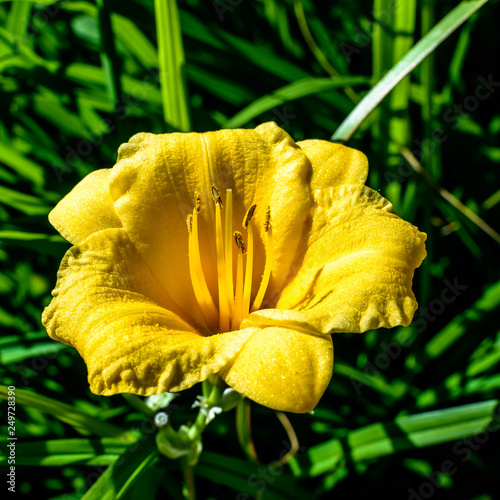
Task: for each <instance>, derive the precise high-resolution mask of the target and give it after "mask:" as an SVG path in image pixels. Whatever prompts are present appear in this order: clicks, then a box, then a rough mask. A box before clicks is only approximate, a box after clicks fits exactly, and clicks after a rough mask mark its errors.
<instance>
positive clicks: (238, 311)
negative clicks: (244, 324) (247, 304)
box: [231, 231, 248, 330]
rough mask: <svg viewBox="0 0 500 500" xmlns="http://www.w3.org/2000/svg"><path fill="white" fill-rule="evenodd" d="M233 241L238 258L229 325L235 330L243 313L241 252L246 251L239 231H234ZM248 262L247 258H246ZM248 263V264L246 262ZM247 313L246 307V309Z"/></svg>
mask: <svg viewBox="0 0 500 500" xmlns="http://www.w3.org/2000/svg"><path fill="white" fill-rule="evenodd" d="M234 241H235V242H236V246H237V247H238V260H237V263H236V292H235V299H234V308H233V318H232V323H231V327H232V329H233V330H236V329H237V328H238V327H239V326H240V323H241V318H242V316H243V314H244V309H243V254H244V253H245V252H246V248H245V242H244V241H243V236H242V234H241V233H240V232H239V231H235V233H234ZM247 263H248V259H247ZM247 265H248V264H247ZM247 314H248V309H247Z"/></svg>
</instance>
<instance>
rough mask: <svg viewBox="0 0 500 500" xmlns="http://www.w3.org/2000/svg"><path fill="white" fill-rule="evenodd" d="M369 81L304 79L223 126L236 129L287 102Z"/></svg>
mask: <svg viewBox="0 0 500 500" xmlns="http://www.w3.org/2000/svg"><path fill="white" fill-rule="evenodd" d="M368 82H369V80H368V79H367V78H366V77H363V76H352V77H338V78H304V79H302V80H298V81H296V82H293V83H291V84H290V85H285V86H284V87H281V88H280V89H278V90H276V91H274V92H273V93H272V94H268V95H266V96H263V97H261V98H260V99H257V100H256V101H254V102H252V103H251V104H250V105H248V106H247V107H246V108H245V109H242V110H241V111H240V112H239V113H237V114H236V115H235V116H233V117H232V118H231V119H230V120H228V121H227V122H226V123H225V124H224V128H237V127H241V126H243V125H246V124H247V123H248V122H249V121H250V120H252V119H253V118H255V117H257V116H259V115H261V114H263V113H265V112H266V111H269V110H271V109H273V108H275V107H276V106H280V105H282V104H285V103H287V102H289V101H293V100H295V99H300V98H302V97H306V96H309V95H313V94H317V93H319V92H327V91H329V90H332V89H336V88H339V87H345V86H346V85H360V84H366V83H368Z"/></svg>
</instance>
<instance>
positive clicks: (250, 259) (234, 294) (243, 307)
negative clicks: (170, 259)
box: [187, 186, 273, 333]
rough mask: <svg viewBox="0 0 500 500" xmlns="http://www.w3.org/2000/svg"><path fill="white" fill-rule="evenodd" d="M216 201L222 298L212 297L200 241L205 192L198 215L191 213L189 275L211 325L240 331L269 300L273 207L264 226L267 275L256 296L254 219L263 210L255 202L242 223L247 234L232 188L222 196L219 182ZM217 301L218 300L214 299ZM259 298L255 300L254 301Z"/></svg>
mask: <svg viewBox="0 0 500 500" xmlns="http://www.w3.org/2000/svg"><path fill="white" fill-rule="evenodd" d="M211 194H212V200H210V201H209V202H211V203H214V204H215V227H214V228H212V231H211V233H212V234H213V235H214V236H215V238H214V240H215V241H214V244H215V250H216V256H217V258H216V266H217V297H215V298H214V297H212V294H211V293H210V289H209V287H208V285H207V281H206V278H205V274H204V272H203V267H202V262H201V254H200V243H199V241H200V240H199V214H200V212H201V211H202V210H203V203H202V199H201V196H200V195H199V194H197V193H196V194H195V200H194V209H193V213H192V214H189V215H188V217H187V229H188V234H189V250H188V251H189V273H190V276H191V283H192V285H193V291H194V295H195V297H196V301H197V302H198V305H199V307H200V309H201V312H202V314H203V318H204V320H205V323H206V327H207V328H208V329H209V330H210V331H212V332H214V333H217V332H218V333H223V332H228V331H231V330H237V329H238V328H239V327H240V324H241V322H242V321H243V320H244V319H245V318H246V317H247V316H248V314H250V312H252V311H256V310H258V309H259V308H260V307H261V305H262V302H263V300H264V297H265V294H266V291H267V288H268V285H269V281H270V278H271V265H272V260H273V256H272V252H273V241H272V225H271V211H270V208H269V207H268V208H267V211H266V216H265V221H264V230H265V233H266V237H265V239H266V241H265V242H264V243H265V245H264V246H265V252H266V259H265V265H264V269H263V271H262V278H261V282H260V285H259V288H258V290H257V293H256V294H255V296H254V297H252V284H253V283H252V280H253V272H254V257H255V255H254V224H255V223H254V222H253V216H254V214H255V210H256V208H257V206H256V205H251V206H250V207H249V208H248V210H247V212H246V214H245V217H244V218H243V221H242V228H243V229H244V231H245V233H246V242H245V235H244V234H243V233H242V232H240V231H233V192H232V190H231V189H226V192H225V200H224V201H223V200H222V196H221V193H220V191H219V190H218V189H217V187H216V186H212V187H211ZM234 246H236V250H237V252H236V255H237V256H236V266H235V270H236V274H234V272H233V250H234ZM214 299H215V300H214ZM252 299H253V301H252Z"/></svg>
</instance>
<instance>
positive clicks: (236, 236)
mask: <svg viewBox="0 0 500 500" xmlns="http://www.w3.org/2000/svg"><path fill="white" fill-rule="evenodd" d="M234 241H235V242H236V246H237V247H238V249H239V250H241V251H242V252H243V253H245V252H246V248H245V242H244V241H243V235H242V234H241V233H240V232H239V231H235V232H234Z"/></svg>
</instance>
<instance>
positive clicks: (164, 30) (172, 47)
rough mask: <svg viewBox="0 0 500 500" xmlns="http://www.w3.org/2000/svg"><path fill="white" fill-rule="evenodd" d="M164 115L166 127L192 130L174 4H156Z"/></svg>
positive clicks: (158, 1)
mask: <svg viewBox="0 0 500 500" xmlns="http://www.w3.org/2000/svg"><path fill="white" fill-rule="evenodd" d="M155 14H156V35H157V39H158V61H159V65H160V81H161V93H162V100H163V115H164V117H165V122H166V123H167V125H168V127H169V128H171V129H173V130H176V131H180V132H189V131H190V130H191V119H190V108H189V100H188V93H187V87H186V78H185V64H186V61H185V58H184V48H183V46H182V36H181V27H180V22H179V12H178V10H177V2H176V1H175V0H155Z"/></svg>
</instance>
